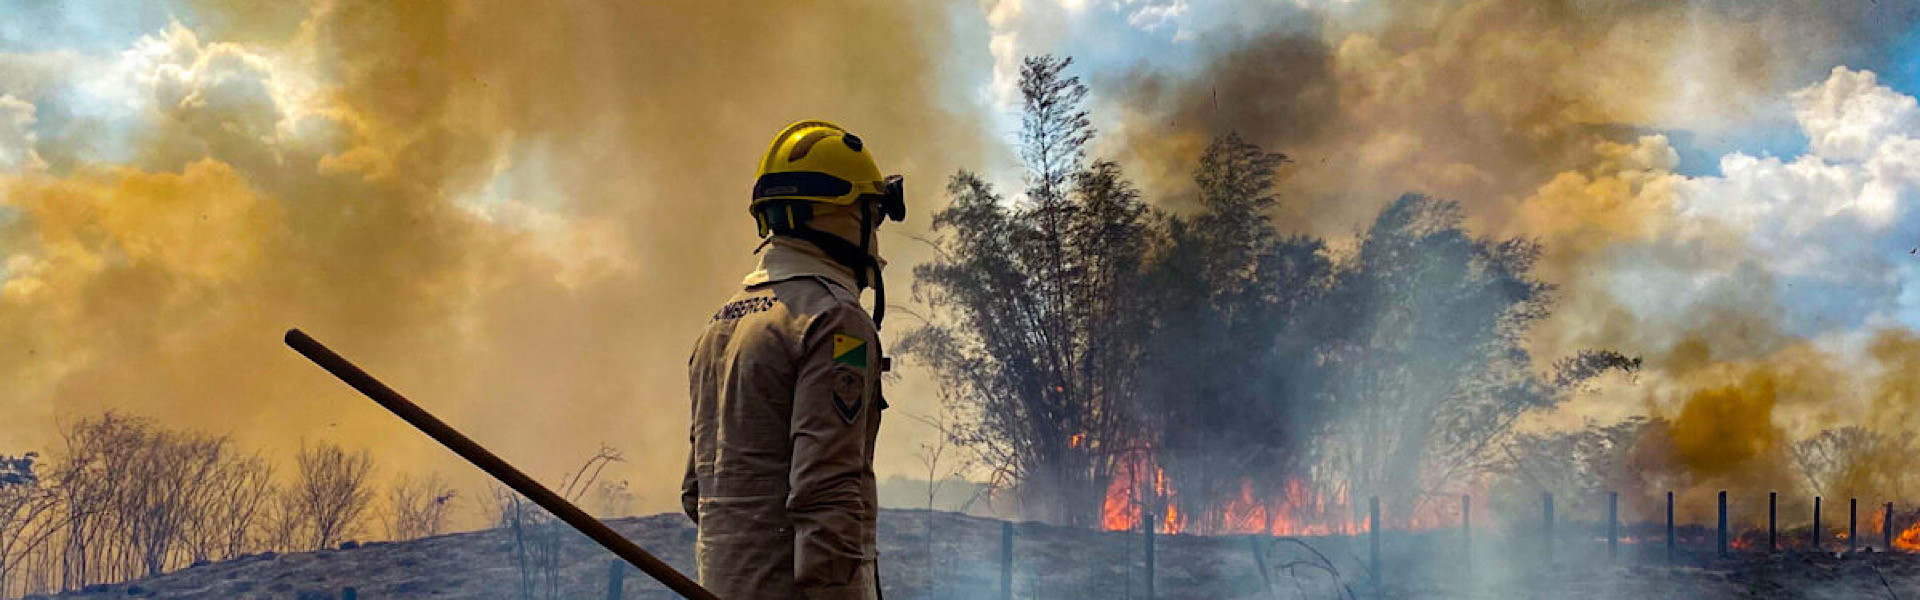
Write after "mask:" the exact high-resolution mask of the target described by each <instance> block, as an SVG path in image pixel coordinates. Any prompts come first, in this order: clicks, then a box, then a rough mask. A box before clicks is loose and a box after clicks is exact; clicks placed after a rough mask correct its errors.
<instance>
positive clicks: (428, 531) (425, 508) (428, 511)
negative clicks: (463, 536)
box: [385, 473, 455, 540]
mask: <svg viewBox="0 0 1920 600" xmlns="http://www.w3.org/2000/svg"><path fill="white" fill-rule="evenodd" d="M454 496H455V495H454V492H453V489H452V488H450V487H447V483H446V481H444V480H442V479H441V478H440V474H439V473H429V474H427V475H426V476H424V477H414V476H411V475H403V476H401V477H400V478H399V479H398V480H396V481H394V483H393V487H391V488H388V490H387V515H386V520H385V521H386V529H387V538H388V539H393V540H412V539H419V538H423V537H429V536H435V535H439V534H440V532H441V531H442V530H444V529H445V528H446V525H447V515H448V513H449V512H450V511H451V510H452V509H453V500H454Z"/></svg>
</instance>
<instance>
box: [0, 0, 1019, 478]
mask: <svg viewBox="0 0 1920 600" xmlns="http://www.w3.org/2000/svg"><path fill="white" fill-rule="evenodd" d="M749 4H751V6H749V5H746V4H742V5H737V6H736V5H715V4H711V3H700V2H643V3H616V4H606V3H589V2H578V3H565V4H564V5H556V6H548V7H544V8H543V9H541V10H530V9H529V8H528V7H527V6H525V5H524V4H522V3H515V2H432V1H429V2H407V3H389V2H375V1H356V0H344V1H335V2H319V3H315V4H312V5H293V4H289V5H287V6H281V5H273V6H272V7H265V6H257V5H256V4H255V3H217V2H204V3H200V5H199V8H200V9H201V12H202V13H203V15H204V16H203V18H202V19H200V20H199V21H198V23H199V24H198V25H197V28H193V27H186V26H178V25H176V26H174V27H169V28H167V29H165V30H162V31H158V32H154V33H153V34H152V35H150V36H148V37H147V38H146V39H145V40H143V41H142V42H141V44H139V45H137V47H136V48H134V49H133V50H130V51H129V52H128V53H127V55H126V56H125V57H123V62H124V63H126V64H129V65H131V70H132V71H134V72H135V75H134V76H133V77H132V78H131V79H132V84H131V85H132V87H133V89H134V90H135V94H134V98H133V100H135V101H137V102H138V103H139V104H141V105H142V106H145V107H146V108H143V109H142V112H141V114H140V115H139V116H140V120H141V122H140V123H139V125H138V127H137V128H136V130H135V131H134V132H133V133H131V134H129V138H130V141H131V143H132V146H133V152H132V156H131V157H130V158H129V160H128V161H127V163H126V164H94V163H88V162H85V161H65V164H59V165H58V166H56V167H54V168H52V169H38V170H32V171H23V172H18V173H14V174H11V175H4V176H0V179H3V180H0V211H12V214H13V215H14V217H13V218H0V260H4V264H5V265H6V273H7V275H6V280H5V281H6V283H5V287H4V290H3V291H0V380H6V381H8V382H9V385H8V386H7V388H6V390H5V391H3V392H0V412H4V413H5V414H7V415H8V418H7V419H4V420H0V448H5V449H11V451H16V452H17V451H23V450H43V451H45V450H54V449H56V448H54V446H55V445H56V444H57V437H56V433H55V432H56V428H57V425H58V424H59V423H60V422H71V421H72V420H73V419H77V418H80V417H83V416H87V415H90V414H92V413H95V412H98V411H101V410H108V409H115V410H123V411H129V412H134V413H138V414H142V415H147V416H152V417H156V418H158V419H160V420H161V422H162V424H164V425H168V426H173V427H188V428H195V429H202V430H209V431H213V432H228V431H231V432H233V433H235V434H236V435H237V436H238V437H239V438H240V441H241V442H242V443H243V444H245V445H248V446H253V447H259V448H262V449H265V450H267V451H268V452H269V453H270V454H272V455H274V456H275V457H277V458H282V459H284V458H286V457H289V456H291V454H292V450H293V449H294V448H296V447H297V446H298V445H299V444H300V443H301V442H302V440H307V441H313V440H330V441H338V442H343V443H345V444H346V445H348V446H349V447H369V448H372V449H374V451H375V453H376V455H377V456H378V457H379V458H380V461H379V462H380V463H381V465H382V466H383V468H384V469H386V473H385V474H384V475H386V476H391V475H397V474H398V472H400V471H412V470H426V469H441V470H446V471H448V472H449V474H450V475H453V476H454V481H455V483H456V485H457V486H458V487H460V488H461V489H463V490H467V492H468V493H467V494H466V495H467V496H468V497H473V496H474V495H475V494H474V492H479V491H480V490H481V489H482V486H483V485H484V478H483V477H482V476H480V475H478V474H477V472H474V471H471V470H468V469H465V468H463V467H459V466H458V465H457V461H456V460H455V459H452V458H450V457H449V456H447V455H446V454H445V453H444V452H442V451H440V450H438V449H437V448H435V447H434V446H433V445H432V443H431V442H430V441H426V440H425V439H424V438H422V437H421V436H419V435H418V434H416V433H413V432H412V431H411V430H409V429H407V428H406V427H405V426H404V425H401V424H399V423H398V422H397V420H395V419H393V418H392V417H390V416H388V415H385V414H383V413H381V412H380V411H379V409H378V408H377V407H374V406H373V405H372V404H370V403H369V402H367V401H365V400H364V399H361V398H359V397H358V396H356V395H354V394H353V393H352V392H351V391H350V390H348V389H347V388H346V387H344V386H342V385H340V384H339V383H338V382H336V381H333V380H332V379H331V378H330V377H329V376H327V375H326V374H325V373H323V372H321V371H319V370H318V369H316V368H314V367H313V366H311V365H308V364H305V363H304V362H303V361H301V360H300V359H299V358H298V357H297V356H296V355H294V354H292V353H291V352H290V351H288V350H286V349H285V348H283V347H281V346H280V341H279V336H280V333H281V332H282V331H284V330H285V329H286V328H288V327H295V326H297V327H301V328H303V329H305V330H306V331H308V332H309V333H311V334H313V335H314V336H316V337H317V338H319V339H320V340H322V341H324V342H326V343H328V344H330V345H332V346H333V347H334V348H335V349H336V350H338V351H340V352H342V353H343V354H346V355H347V356H349V357H351V358H353V359H354V360H356V361H357V362H359V363H360V364H361V365H362V366H363V367H365V368H367V369H368V370H369V371H371V372H373V373H375V374H376V375H378V376H380V377H382V378H383V379H385V380H386V381H387V382H388V383H389V384H391V385H393V386H394V387H396V388H397V389H399V390H401V391H403V392H404V393H407V394H409V395H410V396H412V397H414V398H415V399H416V400H418V401H419V402H420V403H422V404H423V405H425V406H427V407H428V408H429V409H431V410H434V411H435V412H437V413H439V414H440V415H441V416H442V417H443V418H444V419H446V420H448V421H449V422H452V423H455V424H457V425H458V426H460V427H461V428H463V429H465V430H466V431H467V432H468V433H470V434H471V435H473V436H474V437H476V438H477V439H479V440H481V441H482V442H483V443H486V444H488V445H490V446H492V447H493V448H495V449H496V450H497V451H498V452H500V453H501V454H503V455H504V456H506V457H507V458H509V459H510V460H512V461H513V462H516V463H518V464H520V465H521V466H522V467H523V468H524V469H526V470H528V471H530V472H532V473H534V474H535V475H537V476H539V477H541V478H543V479H548V480H554V479H557V478H558V477H559V476H560V475H561V474H562V473H566V472H570V470H571V468H572V467H574V466H577V464H578V463H579V462H580V461H581V460H584V459H585V458H587V457H588V456H589V455H591V454H592V452H593V451H594V450H595V448H596V447H597V446H598V444H599V443H600V442H602V441H604V442H607V443H609V444H612V445H614V446H615V447H617V448H620V449H622V450H624V451H625V452H626V455H627V457H628V460H629V463H628V464H627V465H625V466H624V467H623V468H622V470H621V471H620V472H618V473H612V472H610V475H609V477H610V478H617V479H631V480H633V481H634V485H633V486H632V487H633V488H634V489H636V490H637V491H638V492H639V494H640V496H641V498H640V502H639V503H638V504H637V505H635V506H634V508H635V509H636V510H641V511H654V510H666V509H669V508H671V507H674V506H677V504H676V499H675V498H676V496H677V487H678V481H679V476H680V468H681V467H682V466H683V463H682V461H683V460H684V454H683V453H684V452H685V444H686V441H685V440H686V431H687V429H686V416H685V415H686V409H685V406H686V404H685V398H686V396H685V365H686V357H687V353H688V350H689V349H690V348H691V343H692V341H693V339H694V338H695V336H696V335H697V334H698V332H699V330H700V328H701V327H702V326H704V324H705V323H706V316H707V315H708V314H710V313H711V312H712V309H713V307H714V306H715V305H717V304H718V303H719V302H721V301H723V300H724V299H725V297H726V296H727V295H728V294H729V293H731V290H732V289H733V288H734V286H736V285H737V284H738V281H739V278H740V277H741V276H742V275H744V274H745V273H746V271H748V270H750V268H751V266H752V264H753V260H754V258H753V256H752V255H751V250H752V249H753V247H754V244H755V242H756V241H757V240H756V238H755V237H754V233H753V228H752V226H751V222H750V220H749V219H748V218H747V217H746V215H745V210H744V207H745V203H744V199H745V195H746V190H747V188H748V187H749V186H750V184H751V177H752V173H753V166H754V164H755V161H756V160H757V158H758V156H757V155H758V154H759V153H760V152H762V151H763V150H764V147H765V146H764V144H765V143H766V140H767V138H768V137H769V136H771V135H772V134H773V133H774V132H776V131H778V129H779V128H780V127H781V126H783V125H784V124H786V123H787V122H790V121H793V120H797V119H802V118H827V119H831V120H835V121H837V122H839V123H840V124H842V125H844V126H847V127H849V128H850V129H852V130H854V131H857V132H859V133H860V134H861V135H862V136H863V137H865V138H866V139H868V140H869V141H870V143H871V144H872V146H873V147H874V148H875V149H876V153H877V155H878V157H879V158H880V159H881V161H882V166H883V168H885V169H887V170H888V171H889V172H902V173H906V174H907V175H908V176H909V177H910V178H911V179H910V181H914V182H918V183H916V184H911V185H912V186H913V187H912V188H910V193H911V196H912V197H911V199H910V200H911V201H912V202H914V203H915V204H916V205H917V208H915V210H914V212H915V213H916V215H915V219H914V220H913V221H912V222H910V223H909V224H908V226H907V229H908V231H911V230H912V229H914V228H919V227H924V223H925V222H926V218H927V215H928V214H930V212H931V209H932V208H933V206H932V205H933V204H934V203H935V201H936V199H937V198H938V197H937V195H936V194H935V193H934V190H937V189H938V183H939V182H940V181H942V180H943V178H944V176H945V175H947V174H949V173H951V172H953V171H954V170H955V169H957V168H960V167H962V166H976V165H978V164H979V162H980V160H981V158H980V150H979V148H980V146H981V142H982V141H984V140H990V139H992V137H991V136H992V135H993V133H992V132H989V131H981V130H980V128H978V127H977V126H976V125H975V116H974V115H971V114H967V113H965V112H964V110H962V109H958V108H955V107H961V106H965V103H963V102H949V101H948V99H949V98H951V97H953V96H955V95H958V94H964V93H967V92H968V91H970V90H966V89H954V87H955V86H953V85H951V84H950V83H949V82H948V81H945V80H943V79H941V78H939V77H938V75H937V74H938V73H941V72H943V71H946V70H948V69H949V67H948V66H947V65H946V61H950V60H959V59H960V58H965V57H967V56H968V55H966V54H964V53H962V54H954V53H952V52H949V46H951V45H952V43H951V41H950V40H948V39H947V37H946V36H947V32H948V31H949V27H948V23H947V20H948V19H949V15H948V14H947V11H946V10H945V9H944V8H943V7H939V6H934V5H924V4H919V3H892V2H879V1H867V2H845V3H813V2H802V3H749ZM74 143H76V142H75V141H74V140H72V139H66V138H60V139H49V140H47V141H46V142H45V143H44V144H43V146H45V148H43V150H44V151H45V153H46V154H48V155H49V156H59V157H70V156H74V155H75V150H74V149H73V148H68V147H64V146H65V145H68V144H74ZM49 162H55V163H60V162H62V161H49ZM884 235H885V236H886V237H884V238H883V240H884V241H883V245H884V246H885V247H887V248H890V249H898V255H897V256H894V257H892V258H893V259H894V260H895V261H897V264H912V263H913V262H915V257H914V256H913V254H912V253H913V248H914V245H913V244H910V243H904V241H901V242H895V240H896V239H899V240H904V238H895V237H893V236H897V235H901V234H900V233H895V232H887V233H885V234H884ZM894 280H895V281H896V282H897V285H901V286H905V285H906V283H907V281H906V279H905V274H903V273H896V274H894ZM895 404H896V405H900V404H905V405H907V406H909V407H911V406H913V404H914V401H913V400H912V399H911V398H902V401H896V403H895ZM888 443H889V444H891V445H890V446H888V447H886V448H882V452H881V456H882V468H883V470H885V469H886V468H888V465H906V464H911V461H912V460H913V459H912V458H911V452H912V451H911V449H912V448H913V441H912V440H903V439H900V438H899V437H898V436H895V437H894V438H893V439H890V440H888ZM900 468H905V467H900ZM896 470H897V469H896Z"/></svg>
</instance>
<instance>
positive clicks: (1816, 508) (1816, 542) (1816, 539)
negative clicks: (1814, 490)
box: [1807, 496, 1820, 552]
mask: <svg viewBox="0 0 1920 600" xmlns="http://www.w3.org/2000/svg"><path fill="white" fill-rule="evenodd" d="M1807 547H1809V548H1812V549H1813V551H1814V552H1819V551H1820V497H1819V496H1814V497H1813V542H1812V543H1810V544H1807Z"/></svg>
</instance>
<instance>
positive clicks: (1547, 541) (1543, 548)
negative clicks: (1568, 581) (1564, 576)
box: [1540, 492, 1553, 564]
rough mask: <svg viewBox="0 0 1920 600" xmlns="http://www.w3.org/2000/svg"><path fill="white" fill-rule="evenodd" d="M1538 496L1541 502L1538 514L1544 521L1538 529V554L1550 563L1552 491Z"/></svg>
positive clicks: (1551, 561)
mask: <svg viewBox="0 0 1920 600" xmlns="http://www.w3.org/2000/svg"><path fill="white" fill-rule="evenodd" d="M1540 498H1541V503H1542V506H1541V510H1540V515H1541V517H1543V521H1544V522H1543V523H1542V525H1543V526H1542V527H1541V530H1540V553H1541V554H1540V555H1541V556H1543V557H1546V559H1547V563H1548V564H1552V563H1553V492H1544V493H1542V494H1540Z"/></svg>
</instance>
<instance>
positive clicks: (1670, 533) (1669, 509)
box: [1667, 492, 1674, 563]
mask: <svg viewBox="0 0 1920 600" xmlns="http://www.w3.org/2000/svg"><path fill="white" fill-rule="evenodd" d="M1673 558H1674V547H1673V492H1667V562H1669V563H1671V562H1673Z"/></svg>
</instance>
